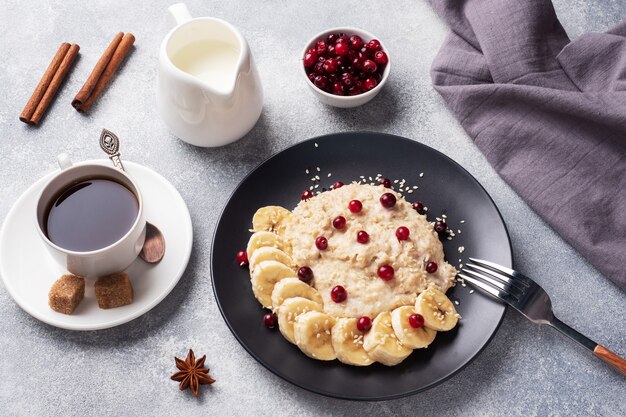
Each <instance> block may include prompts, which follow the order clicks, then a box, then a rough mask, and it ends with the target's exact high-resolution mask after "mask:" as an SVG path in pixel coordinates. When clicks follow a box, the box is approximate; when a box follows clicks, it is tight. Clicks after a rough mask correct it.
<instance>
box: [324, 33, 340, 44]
mask: <svg viewBox="0 0 626 417" xmlns="http://www.w3.org/2000/svg"><path fill="white" fill-rule="evenodd" d="M338 38H339V35H337V34H336V33H331V34H330V35H328V37H327V38H326V42H327V43H328V44H329V45H334V44H335V42H337V39H338Z"/></svg>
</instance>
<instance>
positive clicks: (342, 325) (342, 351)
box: [330, 318, 374, 366]
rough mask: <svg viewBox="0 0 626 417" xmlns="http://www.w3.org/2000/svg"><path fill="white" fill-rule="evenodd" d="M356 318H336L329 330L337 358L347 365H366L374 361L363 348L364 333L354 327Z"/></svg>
mask: <svg viewBox="0 0 626 417" xmlns="http://www.w3.org/2000/svg"><path fill="white" fill-rule="evenodd" d="M357 321H358V319H354V318H343V319H337V321H336V322H335V325H334V326H333V328H332V330H331V332H330V333H331V336H332V342H333V349H335V354H336V355H337V359H339V360H340V361H341V362H343V363H345V364H348V365H355V366H367V365H371V364H372V363H374V361H373V360H372V359H371V358H370V357H369V355H368V354H367V352H366V351H365V349H363V336H364V333H363V332H362V331H360V330H359V329H358V328H357V327H356V323H357Z"/></svg>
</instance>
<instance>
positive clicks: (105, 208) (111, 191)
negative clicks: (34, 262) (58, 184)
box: [45, 178, 139, 252]
mask: <svg viewBox="0 0 626 417" xmlns="http://www.w3.org/2000/svg"><path fill="white" fill-rule="evenodd" d="M138 212H139V204H138V203H137V198H136V197H135V195H134V194H133V193H132V192H131V191H130V190H129V189H128V188H126V187H125V186H123V185H122V184H120V183H118V182H116V181H113V180H110V179H106V178H94V179H89V180H85V181H81V182H78V183H76V184H74V185H71V186H70V187H68V188H66V189H65V190H63V191H62V192H61V193H60V194H59V197H57V198H56V200H55V201H54V203H53V204H52V205H51V207H50V209H49V210H48V212H47V215H46V218H45V225H46V236H48V239H50V240H51V241H52V242H53V243H54V244H56V245H58V246H60V247H62V248H64V249H67V250H71V251H76V252H89V251H93V250H97V249H101V248H104V247H107V246H109V245H111V244H113V243H115V242H117V241H118V240H120V238H122V236H124V235H125V234H126V233H127V232H128V231H129V230H130V228H131V227H132V226H133V224H134V223H135V220H136V219H137V213H138Z"/></svg>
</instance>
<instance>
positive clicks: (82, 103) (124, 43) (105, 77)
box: [72, 33, 135, 112]
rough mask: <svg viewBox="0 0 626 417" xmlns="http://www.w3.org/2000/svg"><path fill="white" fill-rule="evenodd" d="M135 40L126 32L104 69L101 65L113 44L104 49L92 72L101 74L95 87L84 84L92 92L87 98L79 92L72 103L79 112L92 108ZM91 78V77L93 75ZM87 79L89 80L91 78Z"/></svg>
mask: <svg viewBox="0 0 626 417" xmlns="http://www.w3.org/2000/svg"><path fill="white" fill-rule="evenodd" d="M118 36H119V34H118V35H117V36H116V39H117V37H118ZM114 41H115V40H114ZM134 42H135V36H134V35H133V34H132V33H126V34H125V35H123V36H122V39H121V40H120V41H119V43H118V44H117V47H115V50H114V52H113V54H112V55H111V57H110V59H109V60H108V62H107V63H106V65H105V66H104V69H102V68H101V66H102V65H104V64H105V63H104V61H105V60H106V55H107V52H108V51H109V48H111V47H112V46H111V45H109V48H107V50H106V51H104V54H103V55H102V57H101V58H100V60H98V63H97V64H96V68H94V71H93V72H92V75H93V73H94V72H99V73H100V75H99V76H98V77H96V78H97V81H96V83H95V85H93V87H91V88H89V87H90V86H83V88H85V90H86V91H87V90H91V92H90V93H89V94H88V95H87V97H86V98H84V96H83V95H81V96H80V97H79V96H78V94H77V96H76V97H75V98H74V101H73V102H72V105H73V106H74V108H75V109H76V110H78V111H79V112H86V111H88V110H89V109H90V108H91V106H92V105H93V103H94V102H95V101H96V99H97V98H98V97H99V96H100V95H101V94H102V92H103V91H104V89H105V87H106V86H107V84H108V83H109V81H111V79H112V78H113V76H114V75H115V72H116V71H117V69H118V68H119V66H120V65H121V64H122V62H123V61H124V58H126V55H128V52H129V51H130V48H131V47H132V46H133V43H134ZM94 77H95V76H94ZM89 78H91V76H90V77H89ZM87 81H88V82H89V79H88V80H87ZM85 84H87V83H85ZM81 91H82V89H81ZM79 94H80V91H79ZM74 102H76V104H74Z"/></svg>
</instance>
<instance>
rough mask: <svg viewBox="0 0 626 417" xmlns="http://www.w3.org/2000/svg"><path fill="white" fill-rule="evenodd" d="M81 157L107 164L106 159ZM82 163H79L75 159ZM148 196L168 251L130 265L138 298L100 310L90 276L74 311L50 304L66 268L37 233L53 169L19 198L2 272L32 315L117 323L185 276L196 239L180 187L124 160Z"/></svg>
mask: <svg viewBox="0 0 626 417" xmlns="http://www.w3.org/2000/svg"><path fill="white" fill-rule="evenodd" d="M83 163H100V164H108V163H110V162H109V161H107V160H96V161H86V162H83ZM76 165H80V164H76ZM124 167H125V169H126V171H127V173H128V175H130V176H131V177H132V178H133V179H134V180H135V181H136V182H137V185H138V186H139V188H140V189H141V193H142V196H143V200H144V206H145V208H144V210H145V213H146V219H147V220H148V221H149V222H150V223H152V224H154V225H156V226H157V227H158V228H159V229H160V230H161V232H162V233H163V235H164V236H165V247H166V249H165V256H164V257H163V259H162V260H161V262H160V263H158V264H156V265H148V264H146V263H145V262H143V261H142V260H141V259H139V258H137V260H136V261H135V262H134V263H133V264H132V265H131V266H130V267H129V268H128V270H127V272H128V274H129V275H130V278H131V281H132V284H133V289H134V301H133V302H132V304H129V305H127V306H123V307H118V308H112V309H109V310H102V309H100V308H99V307H98V303H97V302H96V297H95V292H94V287H93V281H89V280H88V281H87V285H86V287H85V298H84V299H83V301H82V302H81V303H80V304H79V306H78V307H77V308H76V311H74V314H72V315H66V314H61V313H57V312H56V311H53V310H52V309H51V308H50V307H49V306H48V292H49V291H50V287H51V286H52V284H53V283H54V281H56V280H57V279H58V278H59V277H60V276H61V275H63V274H65V273H67V271H65V269H64V268H63V267H62V266H61V265H59V264H57V263H56V262H55V261H54V260H53V259H52V256H51V255H50V254H49V253H48V249H47V248H46V246H45V243H44V242H43V241H42V239H41V237H40V236H39V235H38V234H37V229H36V220H35V204H36V200H37V197H38V195H39V193H40V192H41V189H42V188H43V186H44V185H45V183H46V182H47V181H48V180H49V179H50V177H51V176H52V175H53V174H54V173H50V174H48V175H46V176H45V177H43V178H41V179H40V180H39V181H37V182H36V183H35V184H33V185H32V186H31V187H30V188H29V189H28V190H26V192H24V194H22V196H20V198H19V199H18V200H17V201H16V202H15V204H14V205H13V207H12V208H11V210H10V211H9V214H8V215H7V217H6V218H5V220H4V224H3V226H2V230H1V231H0V275H1V276H2V280H3V281H4V285H5V287H6V289H7V291H8V292H9V294H10V295H11V297H13V299H14V300H15V302H16V303H17V304H18V305H19V306H20V307H22V309H24V311H26V312H27V313H28V314H30V315H31V316H33V317H35V318H37V319H39V320H41V321H43V322H45V323H48V324H51V325H53V326H56V327H61V328H64V329H71V330H98V329H106V328H109V327H114V326H118V325H120V324H123V323H126V322H128V321H130V320H133V319H135V318H137V317H139V316H141V315H142V314H144V313H146V312H148V311H149V310H150V309H152V308H153V307H154V306H156V305H157V304H158V303H159V302H161V300H163V299H164V298H165V296H167V295H168V294H169V293H170V291H172V289H173V288H174V286H175V285H176V283H178V280H179V279H180V277H181V276H182V274H183V272H184V271H185V268H186V267H187V263H188V262H189V256H190V255H191V245H192V241H193V231H192V227H191V216H190V215H189V210H188V208H187V205H186V204H185V202H184V201H183V198H182V197H181V196H180V194H179V193H178V191H177V190H176V189H175V188H174V186H173V185H172V184H170V183H169V181H167V180H166V179H165V178H163V177H162V176H161V175H159V174H157V173H156V172H154V171H152V170H151V169H149V168H146V167H144V166H142V165H139V164H136V163H133V162H128V161H124Z"/></svg>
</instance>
